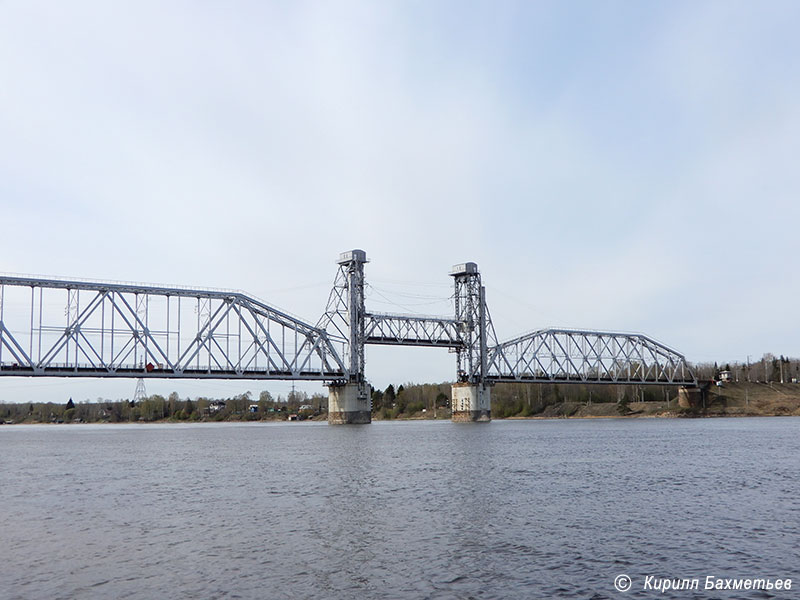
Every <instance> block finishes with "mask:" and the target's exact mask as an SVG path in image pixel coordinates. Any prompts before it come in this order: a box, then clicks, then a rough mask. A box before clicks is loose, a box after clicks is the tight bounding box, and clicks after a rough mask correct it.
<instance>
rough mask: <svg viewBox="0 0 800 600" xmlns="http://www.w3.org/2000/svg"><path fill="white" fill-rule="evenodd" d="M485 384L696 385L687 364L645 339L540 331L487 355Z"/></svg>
mask: <svg viewBox="0 0 800 600" xmlns="http://www.w3.org/2000/svg"><path fill="white" fill-rule="evenodd" d="M488 365H489V368H488V372H487V374H486V378H487V379H488V380H490V381H495V382H498V381H528V382H539V383H601V384H602V383H606V384H636V385H640V384H656V385H696V383H697V380H696V378H695V376H694V374H693V373H692V372H691V370H690V369H689V367H688V365H687V364H686V359H685V358H684V356H683V355H682V354H679V353H677V352H675V351H674V350H672V349H671V348H668V347H667V346H664V345H663V344H660V343H658V342H656V341H654V340H652V339H650V338H649V337H647V336H644V335H640V334H630V333H609V332H600V331H578V330H572V329H542V330H539V331H534V332H532V333H529V334H526V335H523V336H520V337H517V338H514V339H512V340H509V341H507V342H504V343H502V344H498V345H497V346H495V347H494V348H491V349H490V350H489V358H488Z"/></svg>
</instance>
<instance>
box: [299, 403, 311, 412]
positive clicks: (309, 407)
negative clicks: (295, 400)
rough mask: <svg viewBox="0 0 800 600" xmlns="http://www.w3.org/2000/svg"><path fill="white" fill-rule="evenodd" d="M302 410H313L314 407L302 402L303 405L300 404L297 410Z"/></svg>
mask: <svg viewBox="0 0 800 600" xmlns="http://www.w3.org/2000/svg"><path fill="white" fill-rule="evenodd" d="M304 410H311V411H313V410H314V407H313V406H311V405H310V404H303V405H302V406H301V407H300V408H299V409H298V411H300V412H302V411H304Z"/></svg>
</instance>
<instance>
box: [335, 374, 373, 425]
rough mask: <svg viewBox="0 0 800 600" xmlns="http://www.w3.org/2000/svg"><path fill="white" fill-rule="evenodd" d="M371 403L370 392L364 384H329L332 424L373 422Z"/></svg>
mask: <svg viewBox="0 0 800 600" xmlns="http://www.w3.org/2000/svg"><path fill="white" fill-rule="evenodd" d="M370 404H371V403H370V398H369V394H368V393H367V389H366V387H365V386H364V385H362V384H358V383H346V384H344V385H331V386H328V423H329V424H330V425H359V424H365V423H371V422H372V410H371V408H372V407H371V406H370Z"/></svg>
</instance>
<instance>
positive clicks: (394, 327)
mask: <svg viewBox="0 0 800 600" xmlns="http://www.w3.org/2000/svg"><path fill="white" fill-rule="evenodd" d="M365 320H366V324H365V329H364V343H366V344H386V345H395V346H431V347H442V346H444V347H447V348H459V347H461V346H462V345H463V341H462V339H461V336H460V334H459V325H460V323H461V322H460V321H457V320H456V319H451V318H448V317H428V316H416V315H389V314H377V313H368V314H367V315H366V318H365Z"/></svg>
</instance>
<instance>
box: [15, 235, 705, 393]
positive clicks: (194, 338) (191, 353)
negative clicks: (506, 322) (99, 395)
mask: <svg viewBox="0 0 800 600" xmlns="http://www.w3.org/2000/svg"><path fill="white" fill-rule="evenodd" d="M366 262H367V258H366V253H365V252H364V251H363V250H352V251H350V252H345V253H343V254H341V255H340V257H339V261H338V265H339V269H338V272H337V275H336V278H335V280H334V284H333V288H332V290H331V293H330V296H329V299H328V304H327V307H326V310H325V312H324V314H323V315H322V317H321V318H320V319H319V321H318V322H317V323H316V324H314V325H312V324H310V323H307V322H304V321H302V320H300V319H298V318H297V317H294V316H292V315H290V314H288V313H286V312H284V311H280V310H278V309H276V308H274V307H272V306H270V305H269V304H267V303H266V302H263V301H261V300H258V299H256V298H253V297H252V296H249V295H247V294H245V293H243V292H239V291H231V290H203V289H195V288H185V287H161V286H148V285H134V284H125V283H110V282H93V281H77V280H68V279H55V278H47V279H42V278H35V277H27V276H0V376H30V377H134V378H149V377H155V378H191V379H203V378H214V379H292V380H310V381H313V380H316V381H324V382H327V383H329V384H331V385H341V384H345V383H358V384H365V382H366V379H365V376H364V373H365V370H364V366H365V365H364V347H365V346H366V345H367V344H387V345H401V346H428V347H446V348H451V349H452V350H453V351H454V352H455V354H456V369H457V379H458V381H460V382H468V383H475V384H488V385H491V384H493V383H497V382H505V381H517V382H526V381H527V382H538V383H544V382H546V383H584V384H636V385H641V384H648V385H680V386H695V385H696V384H697V380H696V378H695V376H694V374H693V373H692V371H691V370H690V369H689V367H688V365H687V363H686V359H685V357H684V356H683V355H682V354H679V353H678V352H676V351H675V350H672V349H670V348H668V347H667V346H664V345H663V344H660V343H658V342H656V341H654V340H652V339H651V338H649V337H647V336H644V335H639V334H631V333H611V332H598V331H581V330H568V329H543V330H539V331H533V332H531V333H528V334H525V335H522V336H519V337H516V338H513V339H510V340H508V341H506V342H502V343H501V342H498V340H497V335H496V333H495V330H494V325H493V324H492V320H491V316H490V314H489V309H488V306H487V304H486V298H485V294H486V293H485V288H484V287H483V285H482V284H481V276H480V273H479V271H478V268H477V265H476V264H475V263H471V262H470V263H464V264H461V265H456V266H455V267H454V268H453V271H452V272H451V274H450V275H451V276H452V277H453V280H454V296H453V299H454V314H453V316H452V318H450V317H435V316H419V315H399V314H383V313H373V312H368V311H367V310H366V307H365V303H364V288H365V285H366V282H365V278H364V265H365V264H366Z"/></svg>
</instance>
